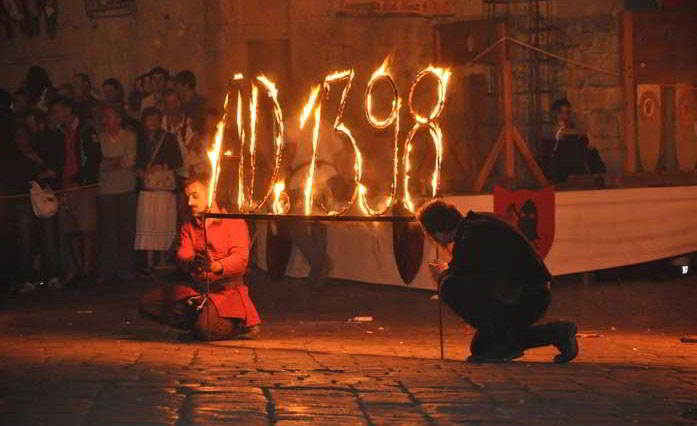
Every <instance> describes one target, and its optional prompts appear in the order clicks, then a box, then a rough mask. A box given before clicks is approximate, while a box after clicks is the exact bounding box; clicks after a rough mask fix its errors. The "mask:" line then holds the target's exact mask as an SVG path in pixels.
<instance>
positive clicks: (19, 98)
mask: <svg viewBox="0 0 697 426" xmlns="http://www.w3.org/2000/svg"><path fill="white" fill-rule="evenodd" d="M12 111H13V112H14V113H15V114H18V115H19V114H24V113H25V112H27V111H29V95H28V94H27V92H25V91H24V90H23V89H19V90H17V91H16V92H15V94H14V95H13V96H12Z"/></svg>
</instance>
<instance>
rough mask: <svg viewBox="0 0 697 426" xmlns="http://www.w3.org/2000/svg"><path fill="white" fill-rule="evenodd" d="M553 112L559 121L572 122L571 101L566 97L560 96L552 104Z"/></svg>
mask: <svg viewBox="0 0 697 426" xmlns="http://www.w3.org/2000/svg"><path fill="white" fill-rule="evenodd" d="M552 113H553V114H554V116H555V117H556V118H557V122H563V123H565V124H570V122H571V113H572V111H571V102H569V100H568V99H566V98H560V99H557V100H556V101H554V103H553V104H552Z"/></svg>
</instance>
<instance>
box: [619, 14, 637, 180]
mask: <svg viewBox="0 0 697 426" xmlns="http://www.w3.org/2000/svg"><path fill="white" fill-rule="evenodd" d="M620 27H621V30H620V31H621V33H620V34H621V35H620V39H621V61H622V93H623V105H622V106H623V117H624V144H625V146H626V147H627V156H626V158H625V159H624V171H625V173H627V174H633V173H635V172H636V168H637V117H636V111H637V107H636V102H637V99H636V96H637V95H636V87H637V80H636V62H635V58H634V14H633V13H632V12H631V11H624V12H622V15H621V17H620Z"/></svg>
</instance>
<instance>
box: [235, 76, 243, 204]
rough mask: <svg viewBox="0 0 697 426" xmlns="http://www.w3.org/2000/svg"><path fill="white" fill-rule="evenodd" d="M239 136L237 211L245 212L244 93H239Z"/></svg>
mask: <svg viewBox="0 0 697 426" xmlns="http://www.w3.org/2000/svg"><path fill="white" fill-rule="evenodd" d="M237 136H238V138H239V141H240V163H239V167H238V173H237V209H238V210H239V211H244V204H245V201H244V143H245V134H244V117H243V115H242V91H241V90H240V91H238V92H237Z"/></svg>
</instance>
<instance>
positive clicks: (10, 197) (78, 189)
mask: <svg viewBox="0 0 697 426" xmlns="http://www.w3.org/2000/svg"><path fill="white" fill-rule="evenodd" d="M98 186H99V184H98V183H95V184H92V185H83V186H75V187H72V188H66V189H59V190H57V191H53V193H54V194H56V195H59V194H64V193H66V192H73V191H80V190H83V189H91V188H97V187H98ZM30 196H31V195H30V194H29V193H26V194H16V195H0V201H1V200H12V199H19V198H29V197H30Z"/></svg>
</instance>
